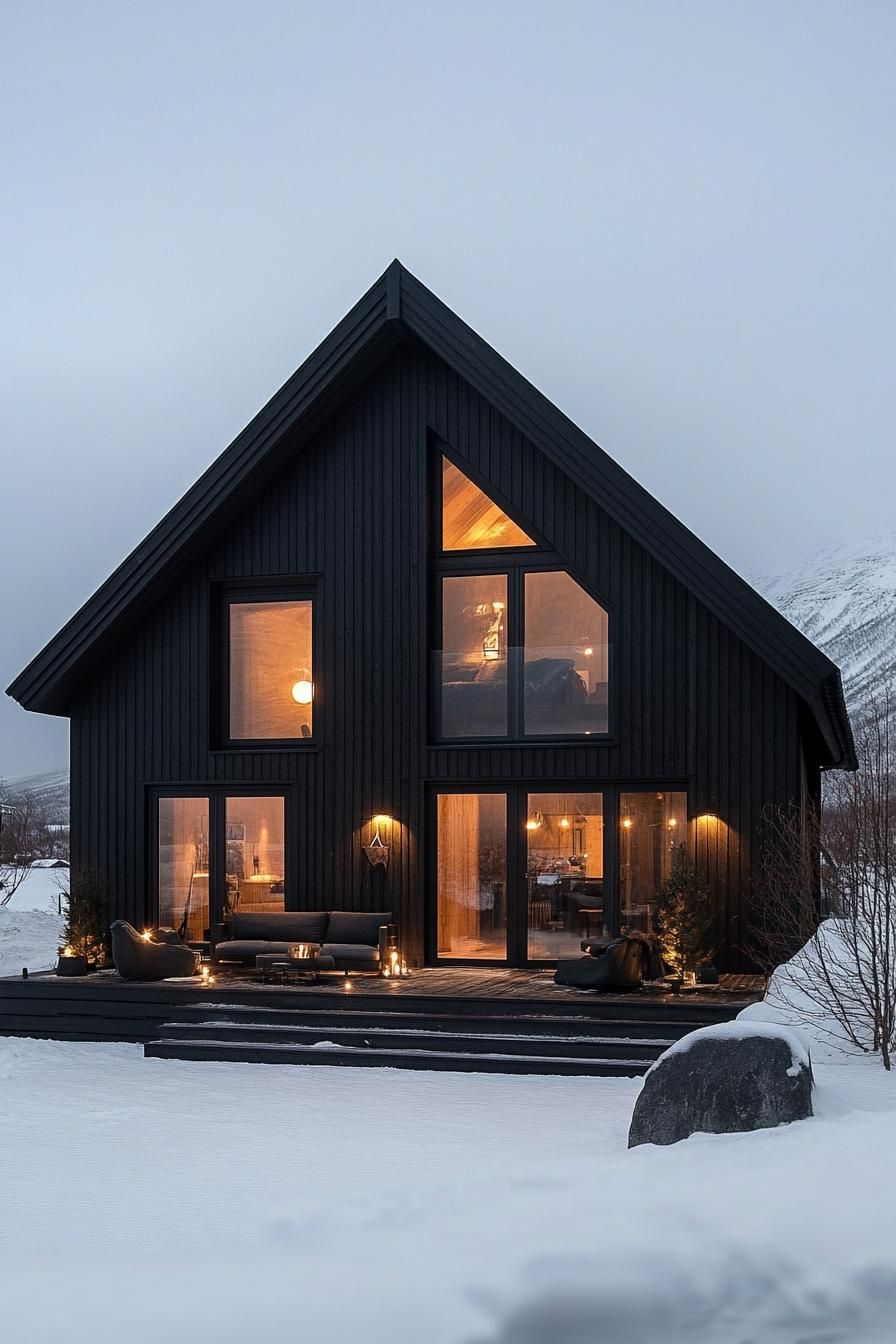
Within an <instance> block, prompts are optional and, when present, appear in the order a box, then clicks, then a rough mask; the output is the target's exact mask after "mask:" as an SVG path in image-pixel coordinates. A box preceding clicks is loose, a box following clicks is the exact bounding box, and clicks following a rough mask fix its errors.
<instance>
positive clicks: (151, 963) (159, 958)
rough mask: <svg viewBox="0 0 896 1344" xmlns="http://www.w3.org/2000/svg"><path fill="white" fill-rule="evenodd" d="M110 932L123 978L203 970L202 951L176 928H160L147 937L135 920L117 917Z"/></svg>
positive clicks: (157, 977)
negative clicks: (192, 944) (188, 942)
mask: <svg viewBox="0 0 896 1344" xmlns="http://www.w3.org/2000/svg"><path fill="white" fill-rule="evenodd" d="M109 932H110V934H111V936H112V962H113V965H114V966H115V969H116V971H117V972H118V974H119V975H120V976H121V978H122V980H166V979H168V977H169V976H183V975H195V974H196V973H197V971H198V970H199V963H200V960H201V958H200V955H199V953H198V952H194V951H193V949H192V948H191V947H187V945H186V943H184V942H182V941H181V939H180V938H179V937H178V935H177V934H176V933H175V932H174V930H173V929H158V930H156V932H155V933H154V934H153V936H152V938H151V939H146V938H143V937H142V936H141V935H140V934H139V933H138V932H137V930H136V929H135V928H134V926H133V925H132V924H128V922H127V921H126V920H124V919H116V921H115V923H114V924H113V925H112V927H111V928H110V930H109Z"/></svg>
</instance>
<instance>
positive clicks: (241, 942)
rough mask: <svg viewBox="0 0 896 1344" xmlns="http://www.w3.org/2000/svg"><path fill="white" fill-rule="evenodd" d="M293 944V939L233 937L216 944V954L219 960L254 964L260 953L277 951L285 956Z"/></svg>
mask: <svg viewBox="0 0 896 1344" xmlns="http://www.w3.org/2000/svg"><path fill="white" fill-rule="evenodd" d="M292 945H293V940H292V939H290V941H289V942H288V943H281V942H271V941H268V940H267V939H264V938H231V939H228V940H227V942H224V943H217V944H216V945H215V956H216V958H217V959H218V961H243V962H248V963H249V964H250V965H254V962H255V958H256V957H257V956H258V955H259V954H260V953H262V952H277V953H279V954H280V956H283V957H285V956H286V954H287V953H288V952H289V949H290V948H291V947H292Z"/></svg>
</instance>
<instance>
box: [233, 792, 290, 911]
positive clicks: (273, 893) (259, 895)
mask: <svg viewBox="0 0 896 1344" xmlns="http://www.w3.org/2000/svg"><path fill="white" fill-rule="evenodd" d="M284 810H285V809H284V800H283V798H282V797H280V798H278V797H254V798H238V797H232V798H228V799H227V801H226V804H225V816H224V821H225V835H226V850H225V859H226V862H225V871H224V880H225V883H226V886H227V909H228V910H229V911H230V910H240V911H241V912H244V913H252V914H276V913H278V912H279V911H281V910H283V908H284V903H285V887H286V881H285V870H284V846H285V832H286V818H285V815H284Z"/></svg>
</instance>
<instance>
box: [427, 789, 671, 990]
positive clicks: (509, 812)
mask: <svg viewBox="0 0 896 1344" xmlns="http://www.w3.org/2000/svg"><path fill="white" fill-rule="evenodd" d="M688 836H689V823H688V799H687V794H686V793H685V792H684V791H683V790H674V791H666V790H663V791H658V790H656V789H637V790H635V789H630V790H624V791H623V790H620V789H618V788H616V787H613V786H607V787H605V788H603V789H595V788H591V789H588V788H585V789H581V790H576V789H569V788H563V789H558V788H545V789H533V788H526V787H525V786H522V785H513V786H511V785H508V786H507V787H505V788H500V789H492V790H484V789H483V790H478V791H474V790H464V791H460V790H458V791H455V790H450V791H449V790H448V789H445V790H444V791H440V792H439V793H437V794H436V798H435V808H434V839H435V858H434V874H435V878H434V883H433V887H434V895H433V898H432V905H431V920H430V936H429V957H430V960H435V961H472V962H486V961H490V962H495V963H500V964H503V965H508V964H509V965H511V966H526V965H545V964H550V963H552V962H556V961H558V960H559V959H560V958H563V957H576V956H579V955H580V952H581V944H582V943H583V942H584V941H585V940H587V939H592V938H602V937H608V936H611V935H613V934H616V933H628V932H638V931H640V932H643V933H647V934H651V933H653V932H654V929H655V923H656V920H655V910H656V902H657V898H658V896H659V893H660V890H661V888H662V884H663V882H664V881H665V879H666V878H667V877H668V876H669V873H670V871H671V866H672V860H673V858H674V856H675V853H676V851H677V850H678V848H679V847H680V846H681V845H683V844H684V845H687V844H688Z"/></svg>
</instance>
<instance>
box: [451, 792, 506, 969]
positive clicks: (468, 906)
mask: <svg viewBox="0 0 896 1344" xmlns="http://www.w3.org/2000/svg"><path fill="white" fill-rule="evenodd" d="M436 829H437V835H436V852H437V877H436V903H437V929H436V955H437V957H439V958H440V959H441V958H456V959H458V960H467V959H471V960H475V961H504V960H506V958H507V795H506V794H503V793H442V794H439V796H438V799H437V816H436Z"/></svg>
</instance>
